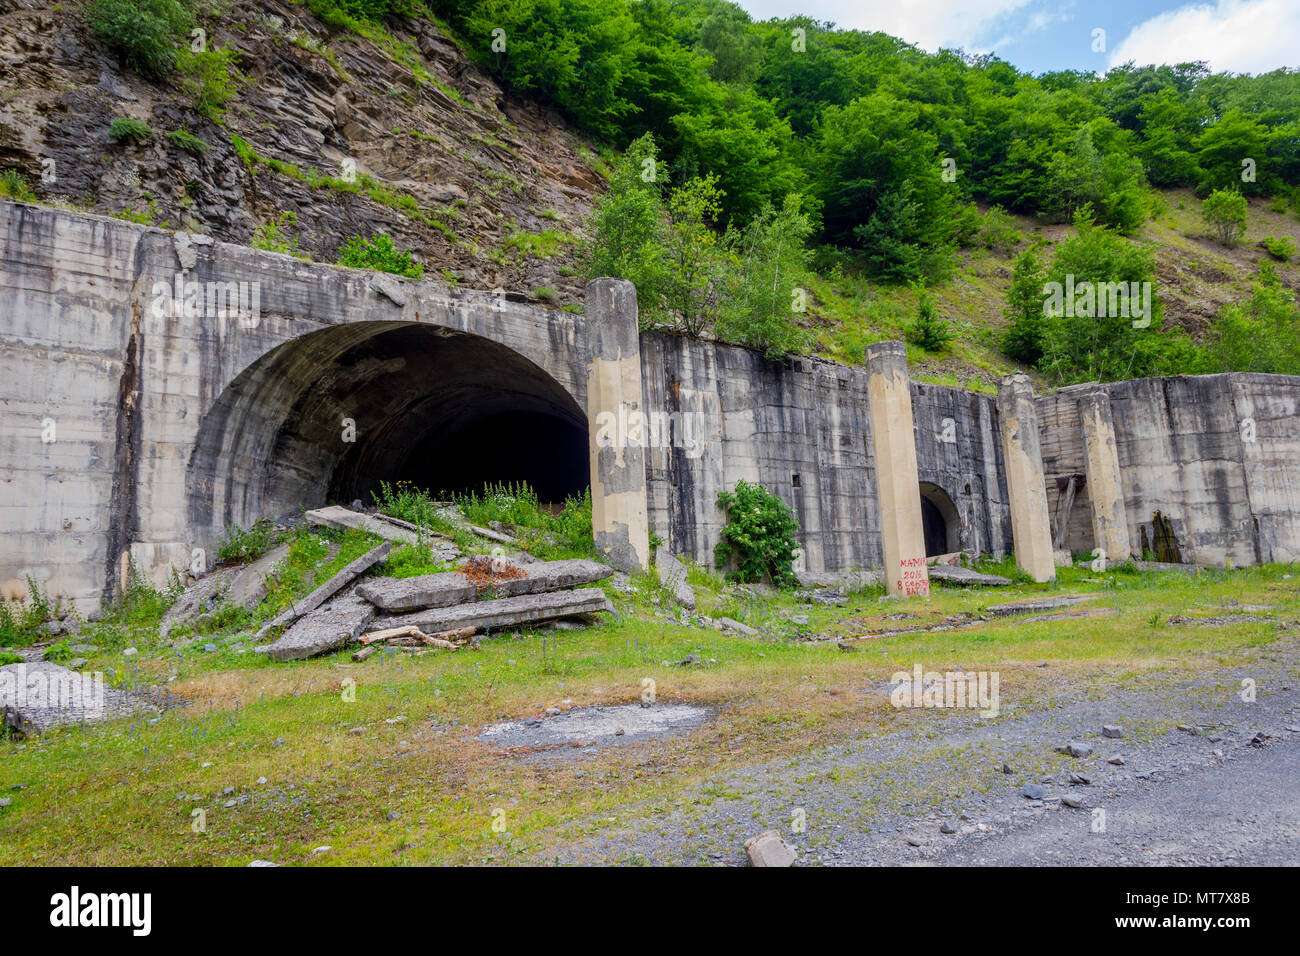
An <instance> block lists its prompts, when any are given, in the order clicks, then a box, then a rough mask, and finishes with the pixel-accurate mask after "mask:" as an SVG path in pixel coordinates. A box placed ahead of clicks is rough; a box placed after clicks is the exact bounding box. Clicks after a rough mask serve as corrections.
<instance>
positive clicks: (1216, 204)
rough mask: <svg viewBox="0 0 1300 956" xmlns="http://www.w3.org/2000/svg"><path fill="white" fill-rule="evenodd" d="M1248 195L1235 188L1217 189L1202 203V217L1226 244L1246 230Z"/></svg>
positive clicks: (1231, 242) (1233, 240)
mask: <svg viewBox="0 0 1300 956" xmlns="http://www.w3.org/2000/svg"><path fill="white" fill-rule="evenodd" d="M1247 210H1248V207H1247V205H1246V197H1245V196H1243V195H1242V194H1241V193H1239V192H1237V191H1236V190H1235V189H1216V190H1215V191H1214V192H1212V193H1210V195H1209V196H1207V197H1206V199H1205V200H1204V201H1203V202H1202V203H1201V218H1202V219H1204V220H1205V223H1206V225H1208V226H1209V227H1210V228H1211V229H1213V230H1214V234H1215V235H1216V236H1217V237H1218V239H1219V241H1220V242H1222V243H1223V244H1224V245H1225V246H1230V245H1232V244H1233V243H1234V242H1236V241H1237V240H1238V239H1239V238H1240V237H1241V235H1242V233H1244V232H1245V231H1246V216H1247Z"/></svg>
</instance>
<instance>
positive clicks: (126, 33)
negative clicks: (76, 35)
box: [88, 0, 194, 79]
mask: <svg viewBox="0 0 1300 956" xmlns="http://www.w3.org/2000/svg"><path fill="white" fill-rule="evenodd" d="M88 19H89V22H90V30H91V32H92V33H94V34H95V36H96V37H98V38H99V39H100V40H103V41H104V43H106V44H107V45H108V47H109V49H111V50H112V51H113V52H114V53H116V54H117V56H118V59H120V60H121V61H122V63H123V64H124V65H126V66H128V67H130V68H131V69H133V70H135V71H136V72H137V73H139V74H140V75H142V76H146V77H149V78H150V79H159V78H160V77H162V76H165V75H166V74H167V73H168V72H170V71H171V69H172V67H173V66H175V65H176V42H177V40H178V38H179V37H180V36H181V35H183V34H184V33H185V32H186V31H188V30H189V29H190V27H192V26H193V25H194V18H193V16H191V14H190V11H189V9H188V8H187V7H186V6H185V5H184V4H183V3H180V2H179V0H94V2H93V3H92V4H91V5H90V9H89V11H88Z"/></svg>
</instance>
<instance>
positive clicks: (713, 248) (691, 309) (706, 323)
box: [664, 175, 725, 335]
mask: <svg viewBox="0 0 1300 956" xmlns="http://www.w3.org/2000/svg"><path fill="white" fill-rule="evenodd" d="M721 200H722V193H721V191H720V190H719V189H718V183H717V177H715V176H712V175H710V176H707V177H705V178H703V179H699V178H696V179H692V180H690V181H689V182H687V183H686V184H685V185H683V186H679V187H677V188H676V189H674V190H673V191H672V195H671V196H670V197H669V200H668V228H667V229H666V237H665V243H666V246H667V248H666V250H665V251H666V255H665V256H664V259H665V273H666V275H665V280H664V286H665V295H666V298H667V302H668V308H669V309H670V310H672V311H673V312H674V313H675V314H676V315H677V318H678V321H679V323H680V325H681V328H682V330H683V331H685V332H686V333H688V334H690V335H700V334H701V333H702V332H704V331H705V330H706V329H708V328H709V327H711V326H712V325H713V323H714V322H715V321H716V320H717V317H718V310H719V307H720V304H721V303H720V298H721V293H722V285H723V281H724V268H725V266H724V264H723V262H722V259H721V256H720V255H719V250H718V236H717V233H716V232H715V231H714V230H713V228H711V224H712V223H714V222H716V221H717V217H718V214H719V213H720V212H721V211H722V207H721Z"/></svg>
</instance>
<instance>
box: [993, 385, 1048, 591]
mask: <svg viewBox="0 0 1300 956" xmlns="http://www.w3.org/2000/svg"><path fill="white" fill-rule="evenodd" d="M998 418H999V419H1000V422H999V425H1000V427H1001V429H1002V457H1003V460H1004V462H1005V465H1006V470H1007V498H1008V503H1009V504H1010V506H1011V538H1012V544H1013V547H1014V548H1015V552H1016V567H1018V568H1020V570H1022V571H1024V572H1025V573H1026V574H1028V575H1029V576H1030V577H1032V578H1033V579H1034V580H1035V581H1040V582H1041V581H1052V580H1055V578H1056V562H1055V561H1054V560H1053V554H1052V522H1051V518H1050V517H1049V515H1048V512H1047V485H1046V483H1045V482H1044V480H1043V455H1042V449H1041V448H1040V446H1039V439H1038V409H1037V407H1036V406H1035V405H1034V389H1033V386H1032V385H1031V384H1030V381H1029V376H1028V375H1024V374H1017V375H1008V376H1007V377H1006V378H1004V379H1002V382H1001V383H1000V385H999V386H998Z"/></svg>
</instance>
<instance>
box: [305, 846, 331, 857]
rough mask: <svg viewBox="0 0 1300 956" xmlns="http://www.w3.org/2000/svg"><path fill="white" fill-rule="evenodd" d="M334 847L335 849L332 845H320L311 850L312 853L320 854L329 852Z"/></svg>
mask: <svg viewBox="0 0 1300 956" xmlns="http://www.w3.org/2000/svg"><path fill="white" fill-rule="evenodd" d="M332 849H334V847H332V846H318V847H316V848H315V849H313V850H312V851H311V855H312V856H320V855H321V854H322V853H328V852H329V851H330V850H332Z"/></svg>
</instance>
